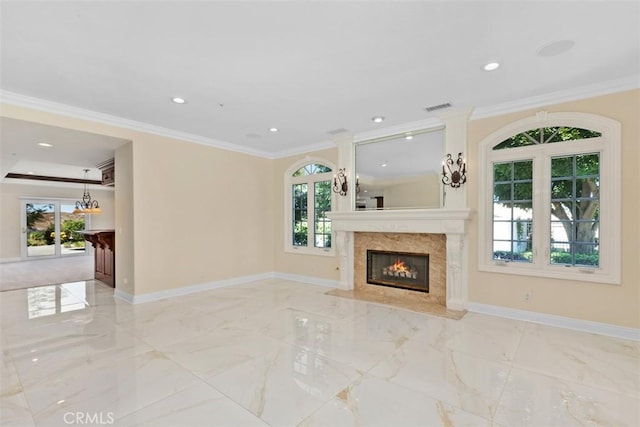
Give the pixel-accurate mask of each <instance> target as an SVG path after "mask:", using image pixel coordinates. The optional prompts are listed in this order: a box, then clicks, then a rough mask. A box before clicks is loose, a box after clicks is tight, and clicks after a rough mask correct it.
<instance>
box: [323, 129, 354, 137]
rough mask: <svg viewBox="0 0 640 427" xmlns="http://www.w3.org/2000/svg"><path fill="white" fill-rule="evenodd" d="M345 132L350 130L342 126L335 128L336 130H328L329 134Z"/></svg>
mask: <svg viewBox="0 0 640 427" xmlns="http://www.w3.org/2000/svg"><path fill="white" fill-rule="evenodd" d="M345 132H349V130H348V129H345V128H340V129H334V130H330V131H329V132H327V133H328V134H329V135H334V136H335V135H340V134H341V133H345Z"/></svg>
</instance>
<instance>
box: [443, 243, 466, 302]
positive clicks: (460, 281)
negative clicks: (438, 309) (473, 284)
mask: <svg viewBox="0 0 640 427" xmlns="http://www.w3.org/2000/svg"><path fill="white" fill-rule="evenodd" d="M464 251H465V249H464V237H463V235H462V234H449V233H448V234H447V308H448V309H451V310H466V308H467V288H466V286H465V285H466V272H465V264H466V263H465V261H466V254H465V253H464Z"/></svg>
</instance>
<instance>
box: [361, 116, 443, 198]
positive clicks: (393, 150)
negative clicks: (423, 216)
mask: <svg viewBox="0 0 640 427" xmlns="http://www.w3.org/2000/svg"><path fill="white" fill-rule="evenodd" d="M444 145H445V129H444V127H442V126H441V127H437V128H431V129H423V130H418V131H413V132H403V133H401V134H395V135H390V136H386V137H383V138H376V139H370V140H364V141H359V142H357V143H356V145H355V171H356V177H357V179H356V184H357V185H356V191H355V192H354V193H355V197H356V203H355V206H356V209H357V210H376V209H425V208H439V207H440V191H441V190H440V170H441V168H442V159H443V157H444Z"/></svg>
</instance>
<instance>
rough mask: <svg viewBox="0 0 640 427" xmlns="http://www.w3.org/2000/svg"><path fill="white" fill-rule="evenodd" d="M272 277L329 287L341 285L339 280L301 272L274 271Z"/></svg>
mask: <svg viewBox="0 0 640 427" xmlns="http://www.w3.org/2000/svg"><path fill="white" fill-rule="evenodd" d="M271 277H273V278H275V279H282V280H291V281H292V282H300V283H309V284H312V285H318V286H326V287H328V288H339V287H340V284H339V282H338V281H337V280H329V279H321V278H319V277H312V276H301V275H299V274H288V273H278V272H274V273H272V276H271Z"/></svg>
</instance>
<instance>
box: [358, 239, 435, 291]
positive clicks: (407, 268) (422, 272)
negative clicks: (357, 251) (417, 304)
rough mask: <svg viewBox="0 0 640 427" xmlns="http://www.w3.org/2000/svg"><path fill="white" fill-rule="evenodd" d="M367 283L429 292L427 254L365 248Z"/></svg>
mask: <svg viewBox="0 0 640 427" xmlns="http://www.w3.org/2000/svg"><path fill="white" fill-rule="evenodd" d="M367 283H369V284H372V285H380V286H389V287H392V288H401V289H408V290H412V291H419V292H427V293H428V292H429V255H428V254H422V253H414V252H395V251H378V250H367Z"/></svg>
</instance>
